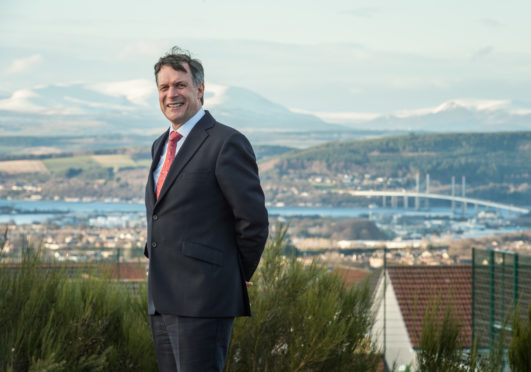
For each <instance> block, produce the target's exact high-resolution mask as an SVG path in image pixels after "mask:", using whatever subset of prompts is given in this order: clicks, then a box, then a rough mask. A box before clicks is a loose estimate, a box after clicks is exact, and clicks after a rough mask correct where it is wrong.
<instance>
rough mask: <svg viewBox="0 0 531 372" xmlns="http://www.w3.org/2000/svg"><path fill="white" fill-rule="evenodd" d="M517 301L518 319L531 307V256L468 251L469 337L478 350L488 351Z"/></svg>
mask: <svg viewBox="0 0 531 372" xmlns="http://www.w3.org/2000/svg"><path fill="white" fill-rule="evenodd" d="M518 301H520V317H521V318H522V317H524V319H526V318H527V307H528V306H529V305H530V304H531V256H526V255H519V254H516V253H513V252H503V251H494V250H485V249H476V248H473V250H472V334H473V337H475V338H477V341H478V346H479V347H480V348H489V347H490V346H491V345H493V343H494V342H495V340H496V339H497V337H498V335H499V333H500V332H501V331H502V330H503V329H505V330H506V331H507V332H506V334H505V336H506V337H507V340H509V339H510V327H511V319H512V315H513V311H514V306H515V304H516V303H517V302H518Z"/></svg>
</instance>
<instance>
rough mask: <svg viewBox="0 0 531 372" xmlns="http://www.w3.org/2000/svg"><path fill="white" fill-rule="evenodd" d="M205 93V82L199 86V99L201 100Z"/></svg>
mask: <svg viewBox="0 0 531 372" xmlns="http://www.w3.org/2000/svg"><path fill="white" fill-rule="evenodd" d="M204 94H205V83H201V84H199V85H198V86H197V99H199V100H201V98H203V96H204Z"/></svg>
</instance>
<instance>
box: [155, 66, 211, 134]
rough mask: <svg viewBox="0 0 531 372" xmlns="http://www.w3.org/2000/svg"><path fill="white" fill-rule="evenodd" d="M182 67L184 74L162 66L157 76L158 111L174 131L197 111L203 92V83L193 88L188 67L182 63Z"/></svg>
mask: <svg viewBox="0 0 531 372" xmlns="http://www.w3.org/2000/svg"><path fill="white" fill-rule="evenodd" d="M183 67H184V68H185V69H186V72H183V71H176V70H174V69H173V68H172V67H171V66H162V68H161V69H160V71H159V73H158V75H157V80H158V83H157V85H158V90H159V103H160V109H161V110H162V113H163V114H164V116H166V118H167V119H168V120H169V121H170V122H171V123H172V126H173V128H174V129H177V128H179V127H180V126H181V125H183V124H184V123H185V122H186V121H187V120H188V119H190V118H191V117H192V116H194V115H195V113H196V112H197V111H198V110H199V108H200V107H201V97H203V92H204V90H205V85H204V84H203V83H201V84H199V85H198V86H197V87H196V86H194V83H193V81H192V73H191V72H190V66H188V64H187V63H183Z"/></svg>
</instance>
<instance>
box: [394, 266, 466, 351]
mask: <svg viewBox="0 0 531 372" xmlns="http://www.w3.org/2000/svg"><path fill="white" fill-rule="evenodd" d="M388 272H389V277H390V281H391V284H392V285H393V288H394V291H395V295H396V298H397V300H398V304H399V306H400V311H401V312H402V317H403V319H404V322H405V324H406V328H407V330H408V333H409V338H410V340H411V343H412V345H413V347H414V348H418V347H419V346H420V335H421V333H422V320H423V318H424V314H425V312H426V308H427V307H428V305H430V304H432V303H433V302H434V301H436V300H437V298H438V296H440V299H441V302H440V303H441V305H442V311H441V314H440V317H441V319H442V316H443V313H444V310H445V306H446V304H448V305H450V306H451V309H452V311H453V315H454V316H455V317H456V318H457V319H458V321H459V324H460V325H461V327H462V328H461V343H462V346H463V347H465V348H468V347H471V345H472V328H471V325H472V287H471V286H472V284H471V283H472V268H471V266H470V265H462V266H391V267H388Z"/></svg>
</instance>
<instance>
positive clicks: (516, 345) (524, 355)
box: [509, 305, 531, 372]
mask: <svg viewBox="0 0 531 372" xmlns="http://www.w3.org/2000/svg"><path fill="white" fill-rule="evenodd" d="M509 364H510V366H511V370H512V371H515V372H524V371H531V305H529V306H528V307H527V319H523V320H520V306H519V305H518V306H516V309H515V311H514V314H513V324H512V339H511V343H510V345H509Z"/></svg>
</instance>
